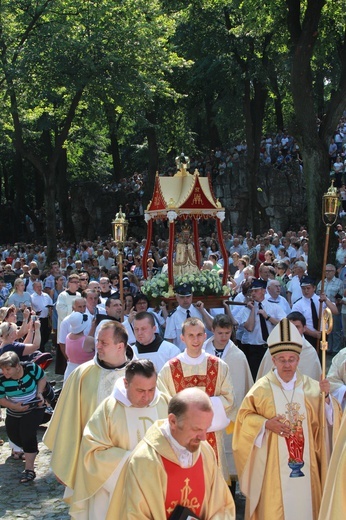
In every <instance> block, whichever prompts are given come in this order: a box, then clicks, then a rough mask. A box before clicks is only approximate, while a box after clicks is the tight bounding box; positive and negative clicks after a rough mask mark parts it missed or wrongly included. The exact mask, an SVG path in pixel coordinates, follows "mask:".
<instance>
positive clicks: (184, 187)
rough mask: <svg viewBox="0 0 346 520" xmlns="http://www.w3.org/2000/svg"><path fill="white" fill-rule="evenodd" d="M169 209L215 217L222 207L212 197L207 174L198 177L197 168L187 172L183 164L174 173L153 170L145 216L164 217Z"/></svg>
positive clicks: (189, 215) (185, 214) (190, 215)
mask: <svg viewBox="0 0 346 520" xmlns="http://www.w3.org/2000/svg"><path fill="white" fill-rule="evenodd" d="M170 211H174V212H175V213H176V214H177V217H176V218H184V219H186V218H216V217H217V214H218V213H221V212H224V208H223V207H222V206H221V204H220V202H219V201H218V200H216V199H215V197H214V194H213V192H212V188H211V185H210V181H209V178H208V177H200V176H199V172H198V170H195V172H194V173H193V174H190V173H188V172H187V171H186V169H185V168H184V167H183V166H182V167H181V169H180V170H179V171H178V172H177V173H176V174H175V175H174V176H173V177H160V176H159V175H158V174H156V179H155V186H154V193H153V198H152V200H151V201H150V202H149V204H148V207H147V210H146V211H145V215H146V220H147V221H148V220H149V219H150V218H153V219H154V220H155V219H167V218H169V216H167V214H168V212H170Z"/></svg>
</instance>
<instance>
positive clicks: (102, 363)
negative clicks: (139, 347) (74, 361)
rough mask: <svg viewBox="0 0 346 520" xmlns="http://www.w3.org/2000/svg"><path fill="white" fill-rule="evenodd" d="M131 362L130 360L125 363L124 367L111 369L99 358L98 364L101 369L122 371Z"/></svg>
mask: <svg viewBox="0 0 346 520" xmlns="http://www.w3.org/2000/svg"><path fill="white" fill-rule="evenodd" d="M128 362H129V360H128V359H127V360H126V361H125V363H123V364H122V365H119V366H117V367H109V366H108V365H106V364H105V363H104V362H103V361H101V359H100V358H99V357H98V356H97V364H98V365H99V366H100V367H101V368H104V369H106V370H120V369H121V368H125V367H126V365H127V363H128Z"/></svg>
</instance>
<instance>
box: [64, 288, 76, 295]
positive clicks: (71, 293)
mask: <svg viewBox="0 0 346 520" xmlns="http://www.w3.org/2000/svg"><path fill="white" fill-rule="evenodd" d="M66 292H67V294H69V295H70V296H76V294H77V293H76V292H71V291H69V290H68V289H66Z"/></svg>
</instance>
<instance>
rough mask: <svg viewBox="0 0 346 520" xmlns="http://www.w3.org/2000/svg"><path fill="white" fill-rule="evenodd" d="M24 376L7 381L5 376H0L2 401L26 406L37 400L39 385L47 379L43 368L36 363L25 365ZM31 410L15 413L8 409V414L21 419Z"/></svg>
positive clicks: (0, 396)
mask: <svg viewBox="0 0 346 520" xmlns="http://www.w3.org/2000/svg"><path fill="white" fill-rule="evenodd" d="M22 366H23V369H24V374H23V377H21V378H20V379H11V378H9V379H7V378H6V377H5V376H4V375H2V376H0V399H4V398H7V399H11V401H12V402H14V403H23V404H26V403H28V402H29V401H31V400H32V399H35V397H36V392H37V383H38V381H39V380H40V379H42V378H43V377H45V373H44V371H43V370H42V368H41V367H39V366H38V365H36V364H35V363H27V364H23V365H22ZM30 411H31V410H26V411H23V412H17V411H16V412H14V411H12V410H11V409H10V408H7V413H8V414H9V415H12V416H14V417H20V416H21V415H24V414H26V413H29V412H30Z"/></svg>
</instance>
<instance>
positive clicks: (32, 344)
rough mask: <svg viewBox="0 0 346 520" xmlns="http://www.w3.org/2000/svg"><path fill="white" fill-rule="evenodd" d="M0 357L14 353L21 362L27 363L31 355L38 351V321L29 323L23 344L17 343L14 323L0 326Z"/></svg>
mask: <svg viewBox="0 0 346 520" xmlns="http://www.w3.org/2000/svg"><path fill="white" fill-rule="evenodd" d="M0 342H1V343H0V355H1V354H3V353H4V352H8V351H13V352H15V353H16V354H17V355H18V357H19V358H20V360H21V361H27V360H28V359H29V358H28V356H30V355H31V354H33V353H34V352H36V350H39V348H40V343H41V331H40V322H39V320H36V321H33V320H30V321H29V325H28V333H27V335H26V338H25V340H24V342H23V343H21V342H19V341H17V326H16V324H15V323H8V322H2V323H1V324H0Z"/></svg>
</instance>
